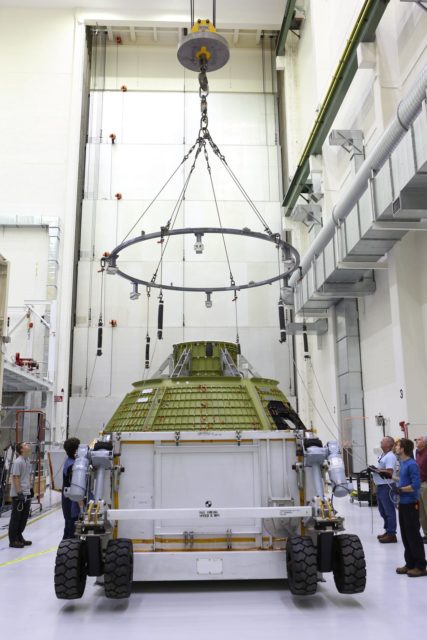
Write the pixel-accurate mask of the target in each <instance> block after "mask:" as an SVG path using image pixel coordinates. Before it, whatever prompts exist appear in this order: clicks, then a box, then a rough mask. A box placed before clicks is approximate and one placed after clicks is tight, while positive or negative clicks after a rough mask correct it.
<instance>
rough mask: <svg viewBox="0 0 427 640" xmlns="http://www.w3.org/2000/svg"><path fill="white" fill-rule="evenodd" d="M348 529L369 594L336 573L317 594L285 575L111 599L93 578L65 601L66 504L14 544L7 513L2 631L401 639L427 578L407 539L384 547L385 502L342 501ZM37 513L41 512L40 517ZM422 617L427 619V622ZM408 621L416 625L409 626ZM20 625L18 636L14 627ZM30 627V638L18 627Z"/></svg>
mask: <svg viewBox="0 0 427 640" xmlns="http://www.w3.org/2000/svg"><path fill="white" fill-rule="evenodd" d="M335 505H336V507H337V509H338V510H339V512H340V514H342V515H345V517H346V526H347V531H348V532H349V533H357V534H358V535H359V536H360V537H361V539H362V541H363V544H364V548H365V553H366V557H367V570H368V584H367V588H366V591H365V592H364V593H363V594H360V595H356V596H342V595H340V594H339V593H338V592H337V591H336V589H335V585H334V582H333V578H332V575H331V574H326V575H325V577H326V582H325V583H322V584H320V585H319V587H318V592H317V594H316V595H315V596H310V597H305V598H304V597H294V596H292V595H291V594H290V592H289V589H288V586H287V583H286V581H283V582H276V581H267V582H262V583H260V582H250V583H247V582H236V583H178V584H177V583H144V584H143V583H140V584H136V585H134V589H133V593H132V596H131V598H130V600H129V601H126V602H123V601H117V602H114V601H111V600H107V599H106V598H105V597H104V596H103V590H102V588H101V587H98V586H96V585H94V579H93V578H89V579H88V583H87V586H86V591H85V594H84V596H83V598H82V599H81V600H78V601H74V602H73V603H67V602H65V601H60V600H57V599H56V597H55V594H54V591H53V567H54V562H55V551H56V546H57V544H58V540H59V538H60V537H61V533H62V527H63V521H62V514H61V511H60V510H57V511H53V512H51V513H50V514H49V515H46V517H43V518H41V519H40V520H37V521H35V522H33V523H32V524H31V525H30V526H29V527H28V529H27V531H26V534H25V535H26V537H27V538H30V539H32V541H33V545H32V546H31V547H27V548H26V549H22V550H21V549H9V546H8V540H7V537H6V538H5V537H3V536H4V534H5V533H6V531H7V530H5V529H4V527H5V526H6V525H7V519H6V518H4V517H2V518H0V611H1V630H2V635H3V634H4V636H5V637H8V636H7V634H8V633H13V634H14V636H15V637H18V638H19V637H24V634H25V637H31V640H38V639H39V638H40V639H43V640H50V639H55V640H58V639H59V640H71V639H72V638H73V640H75V639H76V638H77V637H79V636H80V637H83V634H84V636H85V637H101V634H102V635H103V636H111V635H112V634H115V633H116V632H117V633H119V634H122V636H123V638H124V640H133V639H134V638H135V639H136V638H138V640H142V639H145V638H146V639H147V640H148V639H149V640H160V639H166V638H167V639H168V640H170V639H171V638H173V639H174V640H176V639H181V638H182V639H185V640H192V639H193V638H194V639H196V638H197V640H210V639H213V638H215V639H220V638H221V640H228V639H231V638H233V640H235V639H236V638H238V637H239V635H241V636H242V637H244V638H245V640H251V639H252V638H254V639H255V638H256V639H257V640H260V639H262V638H272V639H275V638H286V637H289V633H290V632H292V633H298V634H299V637H301V638H308V637H313V635H315V637H316V638H317V639H322V638H327V637H328V638H330V637H335V638H337V637H338V636H341V637H343V638H345V640H353V639H354V640H355V639H356V638H357V640H361V639H363V638H368V636H369V638H371V637H372V636H373V635H374V634H378V635H380V634H381V636H382V637H384V636H388V635H392V636H393V637H400V636H402V635H403V634H405V636H406V634H407V633H408V631H409V630H410V628H412V630H413V631H415V629H416V628H418V629H419V630H420V629H421V628H424V627H425V603H426V598H427V578H418V579H410V578H408V577H407V576H398V575H396V573H395V568H396V567H397V566H401V565H402V564H404V562H403V548H402V544H401V543H400V542H399V543H398V544H391V545H381V544H379V543H378V542H377V540H376V534H377V533H379V532H381V531H382V526H381V523H382V521H381V519H380V517H379V515H378V512H377V509H375V508H374V509H370V508H369V507H367V506H366V505H364V506H362V507H361V508H360V507H359V506H358V505H357V504H353V505H352V504H350V503H349V502H348V500H347V499H345V498H344V499H341V500H336V501H335ZM36 517H37V515H36ZM421 624H422V627H421ZM408 625H409V626H408ZM17 633H18V636H16V634H17ZM21 633H22V636H21V635H20V634H21Z"/></svg>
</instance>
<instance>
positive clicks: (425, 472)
mask: <svg viewBox="0 0 427 640" xmlns="http://www.w3.org/2000/svg"><path fill="white" fill-rule="evenodd" d="M415 446H416V451H415V460H416V463H417V465H418V466H419V468H420V476H421V487H420V498H419V502H420V512H419V513H420V524H421V528H422V530H423V542H424V544H427V436H422V437H420V438H415Z"/></svg>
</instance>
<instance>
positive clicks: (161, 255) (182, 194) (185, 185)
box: [151, 145, 201, 282]
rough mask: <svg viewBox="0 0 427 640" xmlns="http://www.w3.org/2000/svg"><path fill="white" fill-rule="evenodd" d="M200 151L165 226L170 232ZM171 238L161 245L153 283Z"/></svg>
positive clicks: (152, 279) (198, 150)
mask: <svg viewBox="0 0 427 640" xmlns="http://www.w3.org/2000/svg"><path fill="white" fill-rule="evenodd" d="M194 146H195V145H193V148H194ZM200 151H201V147H200V146H199V147H198V149H197V151H196V155H195V158H194V161H193V164H192V165H191V169H190V172H189V174H188V176H187V178H186V180H185V183H184V186H183V187H182V189H181V192H180V194H179V196H178V200H177V201H176V203H175V206H174V208H173V210H172V214H171V215H170V217H169V220H168V221H167V223H166V225H165V227H166V228H167V229H168V230H169V229H173V228H174V225H175V222H176V219H177V217H178V213H179V209H180V207H181V204H182V202H183V200H184V198H185V194H186V191H187V187H188V183H189V182H190V179H191V176H192V175H193V171H194V168H195V166H196V162H197V159H198V157H199V154H200ZM170 237H171V236H168V237H167V239H166V241H165V242H164V243H162V244H161V245H160V246H161V249H162V250H161V254H160V260H159V262H158V263H157V267H156V269H155V271H154V273H153V276H152V278H151V282H156V280H157V273H158V271H159V267H160V264H161V262H162V260H163V257H164V254H165V251H166V249H167V246H168V244H169V240H170Z"/></svg>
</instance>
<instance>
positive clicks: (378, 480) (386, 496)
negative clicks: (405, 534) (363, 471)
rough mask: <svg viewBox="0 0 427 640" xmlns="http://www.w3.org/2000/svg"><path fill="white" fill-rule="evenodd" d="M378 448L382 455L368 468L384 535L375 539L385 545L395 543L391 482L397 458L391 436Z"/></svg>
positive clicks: (394, 515)
mask: <svg viewBox="0 0 427 640" xmlns="http://www.w3.org/2000/svg"><path fill="white" fill-rule="evenodd" d="M380 447H381V450H382V454H381V455H380V457H379V458H378V463H377V466H376V467H370V470H371V471H372V472H373V473H372V479H373V481H374V483H375V485H376V489H377V503H378V510H379V512H380V515H381V517H382V519H383V520H384V533H380V534H379V535H378V536H377V538H378V540H379V542H381V543H382V544H387V543H392V542H397V538H396V530H397V519H396V506H395V503H394V499H393V498H394V495H393V494H394V490H395V487H396V485H395V483H394V481H393V480H392V476H393V475H394V474H395V471H396V468H397V458H396V456H395V454H394V453H393V447H394V439H393V438H392V437H391V436H385V437H384V438H383V439H382V440H381V443H380Z"/></svg>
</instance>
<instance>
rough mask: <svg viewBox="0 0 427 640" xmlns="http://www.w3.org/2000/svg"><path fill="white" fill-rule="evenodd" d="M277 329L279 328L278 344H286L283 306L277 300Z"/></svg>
mask: <svg viewBox="0 0 427 640" xmlns="http://www.w3.org/2000/svg"><path fill="white" fill-rule="evenodd" d="M278 308H279V327H280V340H279V342H280V343H283V342H286V322H285V305H284V303H283V300H279V307H278Z"/></svg>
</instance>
